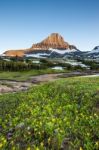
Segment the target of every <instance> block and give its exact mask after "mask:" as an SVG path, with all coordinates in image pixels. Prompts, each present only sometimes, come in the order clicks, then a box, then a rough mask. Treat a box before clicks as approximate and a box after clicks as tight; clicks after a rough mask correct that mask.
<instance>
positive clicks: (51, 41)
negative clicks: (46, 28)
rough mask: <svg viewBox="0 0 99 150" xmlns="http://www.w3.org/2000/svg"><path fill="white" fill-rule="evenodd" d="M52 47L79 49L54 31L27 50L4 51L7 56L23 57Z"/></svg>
mask: <svg viewBox="0 0 99 150" xmlns="http://www.w3.org/2000/svg"><path fill="white" fill-rule="evenodd" d="M50 49H57V50H68V49H69V50H70V51H71V50H72V49H75V50H78V49H77V48H76V46H74V45H70V44H69V43H68V42H65V40H64V38H63V37H62V36H61V35H60V34H58V33H52V34H51V35H49V36H48V37H47V38H45V39H44V40H42V41H41V42H40V43H36V44H33V45H32V47H30V48H28V49H25V50H8V51H5V52H4V55H5V56H10V57H14V56H18V57H23V56H24V55H25V54H27V53H32V52H34V51H38V50H39V51H40V50H46V51H47V50H50Z"/></svg>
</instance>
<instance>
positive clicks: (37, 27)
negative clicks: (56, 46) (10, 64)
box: [0, 0, 99, 53]
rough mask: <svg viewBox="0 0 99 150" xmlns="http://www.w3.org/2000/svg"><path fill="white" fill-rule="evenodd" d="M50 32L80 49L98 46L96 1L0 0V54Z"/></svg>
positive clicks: (30, 43) (27, 43) (35, 41)
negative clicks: (57, 34)
mask: <svg viewBox="0 0 99 150" xmlns="http://www.w3.org/2000/svg"><path fill="white" fill-rule="evenodd" d="M51 33H59V34H60V35H62V36H63V37H64V39H65V41H66V42H68V43H70V44H73V45H75V46H76V47H77V48H78V49H80V50H83V51H87V50H88V51H89V50H92V49H93V48H94V47H95V46H98V45H99V0H0V53H2V52H4V51H6V50H8V49H23V48H29V47H31V46H32V44H33V43H37V42H40V41H42V40H43V39H45V38H46V37H47V36H48V35H50V34H51Z"/></svg>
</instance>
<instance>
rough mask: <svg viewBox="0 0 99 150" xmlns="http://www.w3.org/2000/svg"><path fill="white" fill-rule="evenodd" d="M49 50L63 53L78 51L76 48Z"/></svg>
mask: <svg viewBox="0 0 99 150" xmlns="http://www.w3.org/2000/svg"><path fill="white" fill-rule="evenodd" d="M49 50H50V51H52V52H56V53H58V54H62V55H63V54H65V53H71V52H76V51H77V50H76V49H72V50H70V49H67V50H58V49H52V48H49Z"/></svg>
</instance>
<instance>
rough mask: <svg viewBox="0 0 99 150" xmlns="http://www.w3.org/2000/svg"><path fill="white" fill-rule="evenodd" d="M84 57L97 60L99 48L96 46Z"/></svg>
mask: <svg viewBox="0 0 99 150" xmlns="http://www.w3.org/2000/svg"><path fill="white" fill-rule="evenodd" d="M86 57H88V58H91V59H97V58H99V46H96V47H95V48H94V49H93V50H92V51H89V52H87V53H86Z"/></svg>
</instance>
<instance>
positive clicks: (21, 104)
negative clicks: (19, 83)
mask: <svg viewBox="0 0 99 150" xmlns="http://www.w3.org/2000/svg"><path fill="white" fill-rule="evenodd" d="M0 115H1V116H0V150H45V149H46V150H51V149H52V150H59V149H63V150H99V78H98V77H95V78H84V77H82V78H81V77H78V78H68V79H61V80H57V81H55V82H50V83H46V84H42V85H39V86H37V87H33V88H31V89H30V90H29V91H27V92H23V93H22V92H20V93H15V94H5V95H1V96H0ZM62 147H63V148H62Z"/></svg>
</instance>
